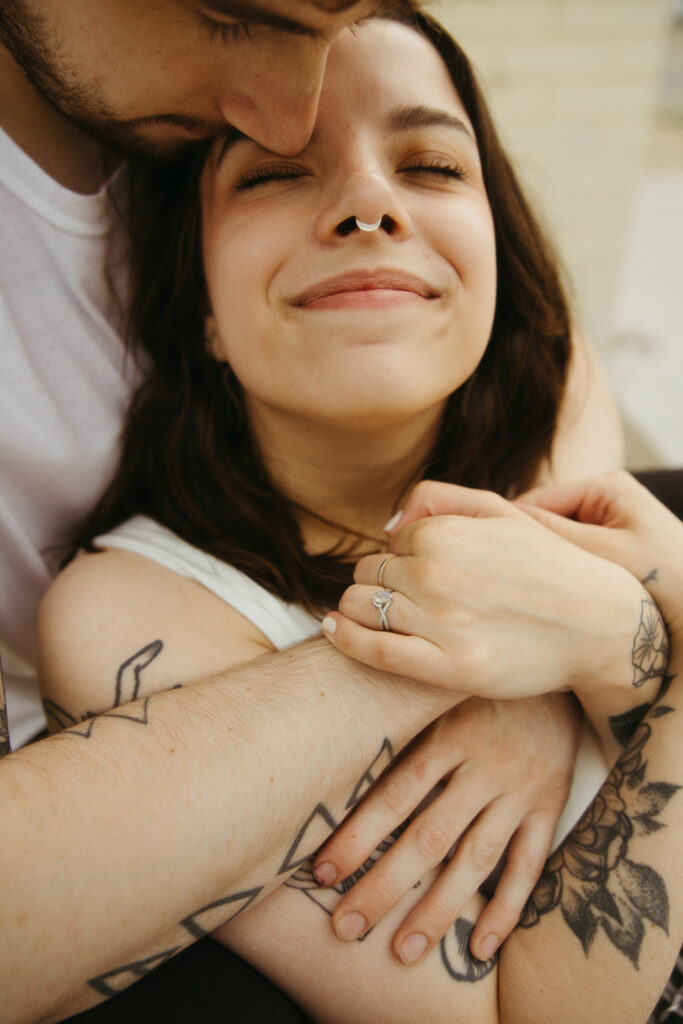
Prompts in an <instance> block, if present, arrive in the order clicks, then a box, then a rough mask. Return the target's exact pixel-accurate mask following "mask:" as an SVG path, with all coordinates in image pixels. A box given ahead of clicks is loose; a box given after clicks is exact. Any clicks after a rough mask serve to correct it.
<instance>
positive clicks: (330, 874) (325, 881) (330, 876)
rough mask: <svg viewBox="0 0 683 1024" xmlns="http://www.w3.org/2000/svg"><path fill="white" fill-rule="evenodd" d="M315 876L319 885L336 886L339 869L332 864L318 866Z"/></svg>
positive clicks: (315, 868) (315, 869)
mask: <svg viewBox="0 0 683 1024" xmlns="http://www.w3.org/2000/svg"><path fill="white" fill-rule="evenodd" d="M313 874H314V875H315V880H316V882H317V883H318V885H334V883H335V881H336V878H337V869H336V868H335V867H333V865H332V864H327V863H324V864H316V866H315V867H314V868H313Z"/></svg>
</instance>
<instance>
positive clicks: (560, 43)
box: [427, 0, 683, 469]
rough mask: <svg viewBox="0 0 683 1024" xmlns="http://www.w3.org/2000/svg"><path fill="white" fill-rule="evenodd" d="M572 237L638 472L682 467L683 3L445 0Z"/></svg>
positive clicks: (514, 138)
mask: <svg viewBox="0 0 683 1024" xmlns="http://www.w3.org/2000/svg"><path fill="white" fill-rule="evenodd" d="M427 7H428V10H430V11H431V12H432V13H433V14H434V15H435V16H436V17H438V18H439V19H441V20H442V21H443V22H444V23H445V24H446V25H447V26H448V28H449V29H450V30H451V31H452V32H453V34H454V35H455V37H456V38H457V39H458V41H459V42H460V43H462V45H463V46H464V48H465V49H466V50H467V52H468V54H469V55H470V57H471V58H472V59H473V61H474V63H475V65H476V66H477V68H478V69H479V72H480V75H481V77H482V80H483V83H484V86H485V89H486V92H487V96H488V98H489V100H490V102H491V105H492V108H493V111H494V114H495V117H496V122H497V125H498V127H499V129H500V131H501V135H502V137H503V139H504V141H505V143H506V146H507V148H508V150H509V152H510V153H511V155H512V156H513V157H514V159H515V162H516V166H517V168H518V170H519V172H520V175H521V177H522V179H523V181H524V182H525V184H526V186H527V188H528V191H529V192H530V194H531V196H532V198H533V199H534V200H535V202H536V205H537V206H538V207H539V208H540V212H541V214H542V216H543V218H544V220H545V222H546V224H548V225H549V226H550V229H551V232H552V234H553V236H554V238H555V240H556V241H557V243H558V245H559V249H560V253H561V255H562V257H563V259H564V262H565V265H566V266H567V268H568V271H569V274H570V277H571V280H572V282H573V286H574V296H575V306H576V308H577V309H578V311H579V318H580V321H581V323H582V325H583V326H584V328H585V329H586V330H587V331H588V333H589V334H590V336H591V337H592V339H593V341H594V342H595V344H596V346H597V348H598V350H599V352H600V353H601V356H602V358H603V361H604V363H605V365H606V367H607V371H608V374H609V377H610V380H611V382H612V386H613V389H614V392H615V394H616V397H617V400H618V402H619V405H620V408H621V411H622V415H623V417H624V421H625V425H626V435H627V465H628V467H629V468H630V469H644V468H651V467H661V466H683V396H682V394H681V392H682V389H683V0H433V2H432V3H431V4H428V5H427Z"/></svg>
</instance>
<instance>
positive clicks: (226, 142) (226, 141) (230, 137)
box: [216, 128, 248, 167]
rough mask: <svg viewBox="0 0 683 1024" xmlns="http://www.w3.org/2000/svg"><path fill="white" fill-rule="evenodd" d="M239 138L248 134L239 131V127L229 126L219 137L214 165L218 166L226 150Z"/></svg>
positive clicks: (245, 137) (243, 137) (246, 137)
mask: <svg viewBox="0 0 683 1024" xmlns="http://www.w3.org/2000/svg"><path fill="white" fill-rule="evenodd" d="M240 139H248V136H247V135H245V134H244V132H241V131H240V130H239V128H230V129H228V131H227V132H226V133H225V135H224V136H223V137H222V139H221V144H220V147H219V149H218V152H217V153H216V167H220V165H221V161H222V160H223V157H224V156H225V154H226V153H227V152H228V150H229V149H230V147H231V146H233V145H234V144H235V143H236V142H239V140H240Z"/></svg>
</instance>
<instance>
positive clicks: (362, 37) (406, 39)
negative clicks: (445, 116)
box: [318, 18, 471, 128]
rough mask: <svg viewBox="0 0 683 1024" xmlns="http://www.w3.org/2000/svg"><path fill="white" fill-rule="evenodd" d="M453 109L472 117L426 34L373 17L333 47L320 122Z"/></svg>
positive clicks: (326, 73)
mask: <svg viewBox="0 0 683 1024" xmlns="http://www.w3.org/2000/svg"><path fill="white" fill-rule="evenodd" d="M404 105H409V106H428V107H438V108H441V109H445V110H448V109H451V110H452V111H453V112H454V113H458V115H459V116H460V117H461V119H462V120H464V121H465V123H467V124H468V125H469V127H470V128H471V125H470V124H469V118H468V117H467V113H466V111H465V109H464V106H463V104H462V101H461V99H460V97H459V95H458V93H457V90H456V88H455V86H454V84H453V81H452V79H451V76H450V74H449V71H448V68H447V67H446V65H445V63H444V61H443V59H442V58H441V55H440V54H439V53H438V52H437V50H436V49H435V48H434V46H433V45H432V44H431V43H430V42H429V40H428V39H426V38H425V37H424V36H423V35H422V34H421V33H419V32H417V31H416V30H415V29H414V28H411V27H410V26H408V25H405V24H402V23H401V22H397V21H391V20H389V19H384V18H373V19H369V20H368V21H365V22H363V23H362V24H361V25H359V26H356V27H355V28H354V29H348V30H346V31H345V32H343V33H342V34H341V35H340V36H339V38H338V39H337V40H336V41H335V42H334V43H333V45H332V47H331V50H330V54H329V58H328V61H327V67H326V70H325V77H324V79H323V85H322V91H321V96H320V105H319V108H318V121H319V122H321V121H324V120H325V118H326V116H327V114H328V111H329V112H331V113H332V115H333V116H334V117H339V116H340V113H341V112H343V110H344V108H345V107H347V108H348V111H349V116H351V115H352V114H356V115H358V114H359V113H363V114H372V113H375V112H376V113H378V114H379V113H380V112H381V113H382V114H384V115H385V114H386V113H387V110H388V108H391V107H393V106H404Z"/></svg>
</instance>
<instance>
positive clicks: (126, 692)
mask: <svg viewBox="0 0 683 1024" xmlns="http://www.w3.org/2000/svg"><path fill="white" fill-rule="evenodd" d="M163 647H164V645H163V642H162V641H161V640H153V641H152V643H151V644H147V646H146V647H143V648H142V650H140V651H138V652H137V653H136V654H134V655H133V656H132V657H131V658H128V660H127V661H124V663H123V665H121V668H120V669H119V670H118V672H117V673H116V699H115V701H114V703H113V705H112V707H115V708H117V707H119V705H121V704H130V703H131V702H132V701H134V700H137V699H138V693H139V692H140V674H141V672H142V670H143V669H144V668H147V666H148V665H149V664H150V662H152V661H154V659H155V658H156V657H157V655H159V654H161V652H162V650H163Z"/></svg>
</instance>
